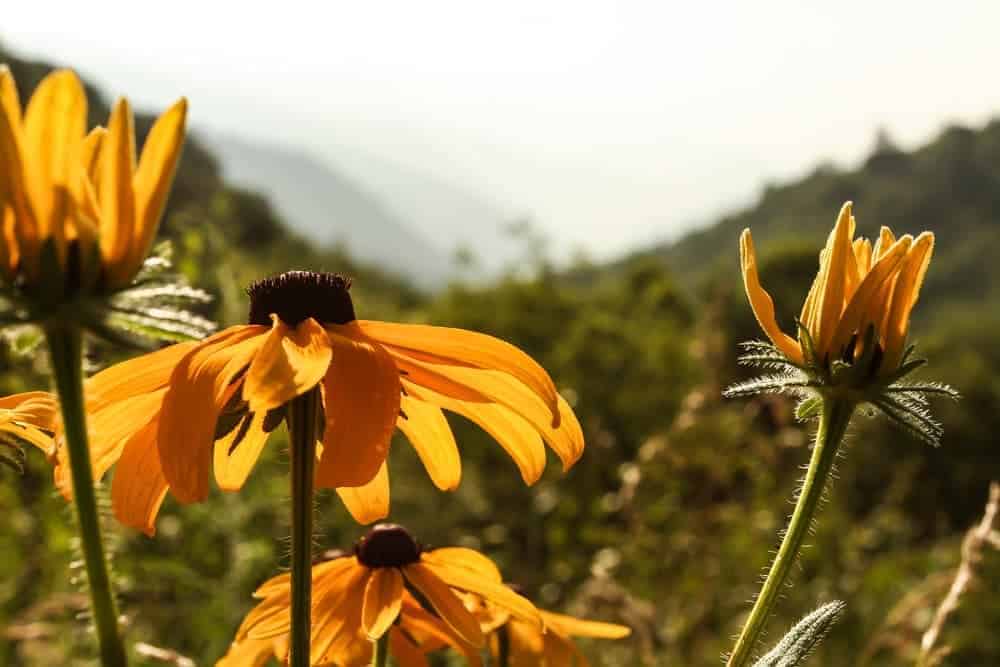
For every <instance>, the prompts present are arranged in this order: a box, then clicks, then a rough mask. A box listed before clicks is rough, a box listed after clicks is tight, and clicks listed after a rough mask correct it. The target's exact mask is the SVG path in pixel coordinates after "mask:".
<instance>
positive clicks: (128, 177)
mask: <svg viewBox="0 0 1000 667" xmlns="http://www.w3.org/2000/svg"><path fill="white" fill-rule="evenodd" d="M134 172H135V126H134V122H133V119H132V109H131V108H130V107H129V103H128V100H125V99H119V100H118V101H117V102H116V103H115V106H114V108H113V109H112V111H111V118H110V119H109V120H108V133H107V135H106V136H105V138H104V141H103V145H102V147H101V165H100V177H99V178H98V180H97V184H96V185H97V196H98V200H99V203H100V207H101V220H100V225H101V226H100V238H101V257H102V259H103V260H104V265H105V266H106V267H108V270H109V272H110V273H111V274H112V275H117V273H118V272H119V271H120V270H121V269H120V266H121V265H122V264H123V263H124V262H125V261H126V260H127V258H128V252H129V248H130V247H131V245H132V235H133V233H134V230H135V193H134V192H133V190H132V174H133V173H134Z"/></svg>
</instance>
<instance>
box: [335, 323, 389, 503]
mask: <svg viewBox="0 0 1000 667" xmlns="http://www.w3.org/2000/svg"><path fill="white" fill-rule="evenodd" d="M330 342H331V343H333V348H334V350H333V359H332V360H331V361H330V370H329V371H328V372H327V374H326V377H325V378H324V379H323V383H324V384H323V388H324V393H325V396H324V401H325V405H324V409H325V413H326V428H325V430H324V433H323V454H322V456H321V457H320V460H319V462H318V464H317V466H316V485H317V486H318V487H322V488H337V487H343V486H360V485H362V484H367V483H368V482H369V481H371V479H372V478H373V477H374V476H375V474H376V473H377V472H378V470H379V466H381V465H382V462H383V461H385V458H386V456H387V455H388V454H389V444H390V442H391V440H392V434H393V432H394V431H395V428H396V418H397V417H398V416H399V405H400V389H401V388H400V383H399V370H398V369H397V368H396V364H395V363H394V362H393V360H392V358H391V357H390V356H389V354H388V353H387V352H386V351H385V350H384V349H383V348H382V346H381V345H379V344H377V343H372V342H368V341H363V340H353V339H350V338H345V337H343V336H339V335H337V334H336V333H331V334H330Z"/></svg>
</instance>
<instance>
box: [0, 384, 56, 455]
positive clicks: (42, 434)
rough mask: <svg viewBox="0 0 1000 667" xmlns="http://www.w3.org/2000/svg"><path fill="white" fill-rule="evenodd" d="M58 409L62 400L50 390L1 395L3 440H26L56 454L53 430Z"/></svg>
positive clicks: (12, 442)
mask: <svg viewBox="0 0 1000 667" xmlns="http://www.w3.org/2000/svg"><path fill="white" fill-rule="evenodd" d="M58 413H59V404H58V402H56V398H55V396H53V395H52V394H50V393H48V392H44V391H29V392H25V393H23V394H14V395H12V396H5V397H4V398H0V444H4V445H8V446H10V445H14V446H16V445H18V444H20V443H22V442H26V443H28V444H30V445H34V446H35V447H37V448H38V449H40V450H42V452H44V453H45V455H46V456H49V457H51V456H53V455H54V454H55V444H54V442H53V440H52V433H53V431H55V429H56V423H57V422H58V416H57V415H58Z"/></svg>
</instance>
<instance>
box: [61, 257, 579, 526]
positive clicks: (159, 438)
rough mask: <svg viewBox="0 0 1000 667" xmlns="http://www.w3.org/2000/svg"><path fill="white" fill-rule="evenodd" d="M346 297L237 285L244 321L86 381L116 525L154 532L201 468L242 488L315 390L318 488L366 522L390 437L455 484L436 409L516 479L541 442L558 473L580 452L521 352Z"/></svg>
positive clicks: (201, 492) (562, 411)
mask: <svg viewBox="0 0 1000 667" xmlns="http://www.w3.org/2000/svg"><path fill="white" fill-rule="evenodd" d="M348 288H349V283H348V281H346V280H345V279H344V278H342V277H340V276H337V275H333V274H317V273H307V272H289V273H285V274H282V275H280V276H277V277H275V278H270V279H267V280H263V281H260V282H258V283H255V284H254V285H252V286H251V287H250V289H249V293H250V301H251V305H250V316H249V323H248V324H246V325H242V326H233V327H229V328H227V329H225V330H224V331H221V332H219V333H217V334H215V335H213V336H211V337H209V338H206V339H205V340H203V341H200V342H186V343H178V344H176V345H172V346H169V347H166V348H163V349H162V350H159V351H157V352H153V353H150V354H146V355H144V356H140V357H136V358H134V359H131V360H129V361H125V362H123V363H120V364H117V365H115V366H112V367H110V368H108V369H106V370H104V371H102V372H100V373H98V374H96V375H95V376H93V377H92V378H90V379H89V380H88V381H87V396H88V403H87V407H88V412H89V413H90V415H91V420H92V422H93V424H94V426H93V427H92V428H91V437H92V441H93V445H92V447H91V452H92V460H93V461H94V466H95V468H96V470H97V471H98V474H99V475H100V474H102V473H103V472H104V471H106V470H107V469H108V467H110V466H111V465H112V464H114V463H116V462H117V468H116V472H115V478H114V483H113V487H112V496H113V505H114V510H115V513H116V515H117V516H118V517H119V519H121V520H122V521H123V522H124V523H126V524H129V525H132V526H135V527H138V528H140V529H142V530H144V531H146V532H148V533H151V532H152V531H153V528H154V526H153V520H154V518H155V515H156V512H157V510H158V507H159V504H160V502H161V501H162V499H163V497H164V494H165V493H166V491H167V489H168V488H169V489H170V491H171V493H172V494H173V495H174V496H176V497H177V498H178V499H179V500H180V501H181V502H185V503H187V502H194V501H199V500H202V499H204V498H205V497H206V496H207V494H208V490H209V478H210V476H211V474H212V471H213V469H214V476H215V480H216V482H217V484H218V486H219V487H220V488H221V489H223V490H227V491H235V490H238V489H239V488H240V487H241V486H242V485H243V483H244V481H245V480H246V478H247V476H248V475H249V473H250V470H251V469H252V468H253V466H254V463H255V462H256V461H257V458H258V457H259V456H260V453H261V451H262V449H263V447H264V445H265V443H266V441H267V439H268V436H269V434H270V433H271V432H272V431H273V430H274V429H275V428H277V427H278V425H279V424H280V423H281V422H282V421H283V420H284V419H285V417H286V415H287V406H288V405H289V403H290V402H291V401H293V400H294V399H296V397H299V396H302V395H304V394H306V393H307V392H311V391H316V392H318V393H319V395H320V396H321V399H322V400H321V404H322V410H321V411H320V415H319V418H318V420H317V423H316V431H315V432H316V438H317V441H318V443H319V445H318V447H317V454H316V471H315V482H316V485H317V486H319V487H328V488H338V490H339V491H340V493H341V496H342V498H343V499H344V501H345V503H346V504H347V507H348V509H349V510H350V511H351V512H352V514H353V515H354V516H355V517H356V518H357V519H358V520H359V521H361V522H364V523H370V522H371V521H374V520H376V519H378V518H382V517H384V516H385V515H386V513H387V511H388V501H389V495H388V477H387V469H386V467H385V465H384V464H385V461H386V455H387V454H388V450H389V443H390V439H391V437H392V434H393V432H394V431H395V430H396V429H397V428H398V429H399V430H400V431H402V432H403V433H404V434H405V435H406V436H407V438H408V439H409V441H410V443H411V444H412V445H413V447H414V448H415V449H416V451H417V454H418V455H419V457H420V459H421V461H422V462H423V464H424V466H425V468H426V469H427V471H428V473H429V475H430V477H431V479H432V480H433V481H434V483H435V485H437V486H438V488H440V489H443V490H452V489H454V488H455V487H456V486H458V483H459V480H460V478H461V459H460V457H459V452H458V447H457V445H456V442H455V439H454V436H453V434H452V431H451V428H450V427H449V425H448V422H447V420H446V418H445V416H444V414H443V412H442V410H448V411H451V412H455V413H457V414H460V415H462V416H464V417H467V418H469V419H470V420H471V421H473V422H475V423H477V424H478V425H480V426H481V427H482V428H483V429H484V430H486V431H487V432H488V433H489V434H490V435H492V436H493V437H494V438H496V439H497V441H498V442H499V443H500V445H501V446H502V447H503V448H504V450H505V451H506V452H507V453H508V454H510V456H511V458H512V459H513V460H514V462H515V464H516V465H517V467H518V469H519V470H520V472H521V477H522V479H523V480H524V481H525V482H526V483H529V484H530V483H533V482H535V481H536V480H537V479H538V478H539V476H540V475H541V474H542V471H543V468H544V465H545V447H544V444H543V443H547V444H548V445H549V447H551V448H552V450H553V451H554V452H555V453H556V455H557V456H558V457H559V458H560V459H561V460H562V463H563V466H564V467H565V468H568V467H569V466H571V465H573V463H574V462H575V461H576V460H577V459H578V458H579V456H580V454H581V453H582V450H583V436H582V432H581V429H580V425H579V422H578V421H577V419H576V417H575V416H574V414H573V412H572V410H571V409H570V408H569V406H568V405H567V403H566V401H565V400H563V398H562V397H561V396H559V394H558V393H557V391H556V389H555V386H554V385H553V383H552V380H551V379H550V378H549V376H548V374H547V373H546V372H545V371H544V370H543V369H542V368H541V367H540V366H539V365H538V364H537V363H536V362H535V361H534V360H532V359H531V358H530V357H529V356H528V355H526V354H525V353H524V352H522V351H521V350H519V349H517V348H516V347H514V346H513V345H510V344H508V343H505V342H503V341H501V340H498V339H496V338H493V337H490V336H487V335H484V334H480V333H475V332H471V331H465V330H462V329H451V328H444V327H433V326H427V325H421V324H395V323H389V322H376V321H365V320H357V319H355V314H354V306H353V304H352V302H351V298H350V294H349V291H348ZM56 476H57V480H61V481H62V484H61V487H62V488H63V489H64V490H68V489H67V488H66V484H65V482H66V477H65V474H64V473H62V472H60V471H59V470H57V471H56ZM345 487H346V488H345Z"/></svg>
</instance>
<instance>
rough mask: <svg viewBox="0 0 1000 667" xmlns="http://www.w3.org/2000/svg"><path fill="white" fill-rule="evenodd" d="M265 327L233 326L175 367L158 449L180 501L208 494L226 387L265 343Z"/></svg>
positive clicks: (166, 401)
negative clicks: (210, 468)
mask: <svg viewBox="0 0 1000 667" xmlns="http://www.w3.org/2000/svg"><path fill="white" fill-rule="evenodd" d="M262 330H264V328H263V327H260V326H253V325H250V326H240V327H230V328H229V329H226V330H224V331H222V332H220V333H218V334H216V335H214V336H212V337H210V338H208V339H206V340H204V341H202V342H201V343H200V344H198V345H197V346H196V347H195V348H194V349H193V350H192V351H191V352H189V353H188V354H187V355H186V356H185V357H184V358H183V359H181V360H180V362H179V363H178V364H177V366H176V367H175V368H174V372H173V374H172V375H171V377H170V386H169V388H168V389H167V393H166V395H165V396H164V398H163V410H162V413H161V417H160V429H159V436H158V438H157V446H158V449H159V453H160V464H161V465H162V466H163V474H164V476H165V477H166V478H167V481H168V482H169V484H170V488H171V489H172V490H173V493H174V495H175V496H176V497H177V499H178V500H179V501H180V502H182V503H190V502H196V501H199V500H204V499H205V497H207V496H208V478H209V474H210V471H209V467H210V466H211V464H212V445H213V443H214V434H215V423H216V420H217V419H218V416H219V412H220V411H221V410H222V407H223V405H224V396H225V393H226V388H227V386H228V385H229V383H230V382H231V381H232V379H233V378H234V377H235V376H236V375H237V374H238V373H239V372H241V371H242V370H243V369H244V368H245V367H246V366H247V365H248V364H249V363H250V362H251V360H252V359H253V357H254V355H255V354H256V353H257V351H258V350H259V349H260V347H261V345H262V344H263V342H264V336H263V335H262V333H261V332H262Z"/></svg>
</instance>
